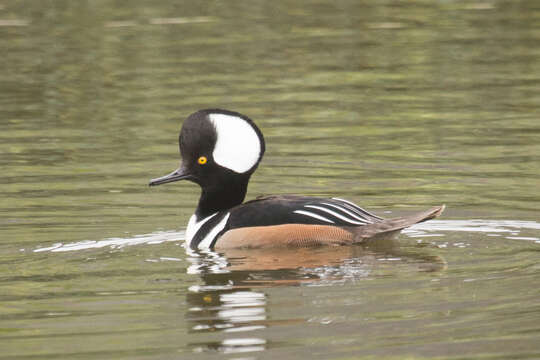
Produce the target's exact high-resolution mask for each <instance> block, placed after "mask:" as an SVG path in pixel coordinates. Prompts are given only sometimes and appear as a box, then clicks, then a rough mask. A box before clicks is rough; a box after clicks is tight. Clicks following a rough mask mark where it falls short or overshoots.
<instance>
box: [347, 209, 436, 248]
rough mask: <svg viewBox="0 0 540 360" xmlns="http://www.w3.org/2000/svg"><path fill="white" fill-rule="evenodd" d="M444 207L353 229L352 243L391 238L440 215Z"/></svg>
mask: <svg viewBox="0 0 540 360" xmlns="http://www.w3.org/2000/svg"><path fill="white" fill-rule="evenodd" d="M444 208H445V205H441V206H436V207H433V208H431V209H429V210H426V211H422V212H419V213H416V214H413V215H409V216H403V217H398V218H393V219H384V220H382V221H380V222H377V223H374V224H369V225H364V226H359V227H356V228H355V229H354V242H355V243H361V242H365V241H366V240H368V239H369V241H371V240H375V239H381V238H391V237H393V236H394V235H395V234H397V233H398V232H399V231H401V230H403V229H405V228H408V227H409V226H412V225H414V224H417V223H419V222H422V221H426V220H430V219H433V218H436V217H437V216H439V215H441V214H442V212H443V211H444Z"/></svg>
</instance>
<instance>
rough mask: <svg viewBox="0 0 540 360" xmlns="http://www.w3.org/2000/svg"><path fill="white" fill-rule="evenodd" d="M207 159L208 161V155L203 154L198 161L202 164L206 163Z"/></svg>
mask: <svg viewBox="0 0 540 360" xmlns="http://www.w3.org/2000/svg"><path fill="white" fill-rule="evenodd" d="M207 161H208V159H207V158H206V156H201V157H200V158H199V160H197V162H198V163H199V164H201V165H204V164H206V162H207Z"/></svg>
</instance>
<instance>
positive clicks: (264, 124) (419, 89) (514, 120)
mask: <svg viewBox="0 0 540 360" xmlns="http://www.w3.org/2000/svg"><path fill="white" fill-rule="evenodd" d="M539 23H540V7H539V5H538V4H537V2H536V1H533V0H520V1H502V0H499V1H497V0H495V1H476V2H474V1H473V2H471V1H421V0H418V1H407V2H402V1H393V0H389V1H379V2H370V1H347V0H344V1H338V2H332V3H328V2H317V1H310V2H307V1H306V2H292V1H274V2H271V3H269V2H261V1H254V2H249V4H247V3H245V2H240V1H227V2H218V1H211V2H206V3H191V2H177V3H174V4H173V3H161V4H159V3H155V2H151V3H149V2H143V1H132V2H129V4H123V3H118V2H113V1H105V0H104V1H93V2H69V1H58V0H57V1H50V2H30V3H20V2H16V1H10V0H8V1H0V49H2V51H1V54H2V56H0V130H1V131H0V168H1V169H2V172H1V175H0V185H1V186H0V212H1V216H0V347H1V348H2V352H1V353H0V359H49V358H72V359H102V358H113V359H177V358H186V359H187V358H190V359H191V358H200V359H205V358H227V359H269V358H276V357H282V358H294V359H297V358H298V359H351V358H396V359H401V358H404V357H408V358H415V359H416V358H444V359H462V358H486V359H502V358H515V359H532V358H538V357H540V346H539V345H538V344H539V343H540V342H539V339H540V328H539V326H538V324H539V323H540V315H539V314H540V301H539V300H538V299H539V298H540V297H539V295H540V293H539V291H538V289H539V287H540V281H539V270H540V269H539V266H538V262H539V249H540V222H539V218H538V210H539V208H540V206H539V204H540V198H539V191H538V189H539V188H540V186H539V185H540V165H539V164H540V161H539V156H538V154H540V145H539V144H540V143H539V141H538V138H539V134H540V122H539V119H540V108H539V106H538V104H539V103H540V95H539V94H540V48H539V47H538V46H537V44H538V43H539V41H540V29H539V28H538V24H539ZM207 107H222V108H227V109H231V110H235V111H239V112H242V113H245V114H246V115H248V116H250V117H251V118H253V119H254V120H255V121H256V122H257V124H258V125H259V126H260V128H261V129H262V131H263V133H264V134H265V137H266V142H267V153H266V155H265V158H264V160H263V163H262V164H261V166H260V168H259V170H258V171H257V172H256V174H255V175H254V176H253V178H252V182H251V185H250V188H249V193H248V198H253V197H256V196H259V195H263V194H275V193H292V194H306V195H317V196H337V197H341V198H346V199H350V200H353V201H355V202H358V203H359V204H361V205H362V206H364V207H366V208H368V209H370V210H372V211H374V212H375V213H377V214H378V215H380V216H385V217H389V216H398V215H403V214H408V213H411V212H413V211H416V210H422V209H424V208H427V207H430V206H432V205H437V204H441V203H445V204H446V205H447V211H446V212H445V214H444V216H443V217H442V218H440V219H438V220H434V221H431V222H426V223H423V224H419V225H416V226H415V227H413V228H411V229H408V230H407V231H405V232H404V233H403V234H401V236H400V237H399V241H398V243H395V244H385V245H384V246H382V245H381V246H370V247H362V246H356V247H340V248H331V249H324V248H322V249H310V250H298V251H294V252H290V251H271V252H268V251H257V252H255V251H251V252H246V251H232V252H227V253H213V252H208V253H192V252H186V251H185V249H184V248H183V246H182V245H183V241H184V229H185V225H186V224H187V221H188V219H189V217H190V216H191V214H192V211H193V209H194V207H195V205H196V201H197V198H198V195H199V189H198V188H197V187H196V186H195V185H193V184H188V183H184V184H181V183H175V184H169V185H164V186H160V187H158V188H149V187H148V186H147V182H148V180H149V179H150V178H153V177H157V176H160V175H164V174H166V173H167V172H170V171H172V170H173V169H174V168H176V166H177V164H178V161H179V158H178V150H177V134H178V130H179V128H180V126H181V122H182V120H183V119H184V118H185V117H186V116H187V115H188V114H190V113H191V112H193V111H196V110H197V109H200V108H207Z"/></svg>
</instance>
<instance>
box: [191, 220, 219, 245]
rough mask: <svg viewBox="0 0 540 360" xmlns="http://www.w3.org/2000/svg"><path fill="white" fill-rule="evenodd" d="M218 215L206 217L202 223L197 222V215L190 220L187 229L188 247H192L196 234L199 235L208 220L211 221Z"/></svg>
mask: <svg viewBox="0 0 540 360" xmlns="http://www.w3.org/2000/svg"><path fill="white" fill-rule="evenodd" d="M216 215H217V212H216V213H213V214H212V215H210V216H207V217H205V218H204V219H202V220H201V221H197V215H195V214H194V215H192V216H191V218H189V223H188V226H187V229H186V243H187V247H190V246H191V242H192V241H193V238H194V237H195V234H197V232H198V231H199V229H200V228H201V226H203V225H204V224H205V223H206V222H207V221H208V220H210V219H211V218H213V217H214V216H216Z"/></svg>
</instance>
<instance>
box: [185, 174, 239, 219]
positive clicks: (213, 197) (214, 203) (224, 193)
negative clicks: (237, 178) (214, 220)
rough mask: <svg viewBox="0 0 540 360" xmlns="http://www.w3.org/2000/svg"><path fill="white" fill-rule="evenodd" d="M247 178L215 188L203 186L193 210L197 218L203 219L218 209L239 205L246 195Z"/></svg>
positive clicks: (222, 209)
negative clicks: (197, 203) (195, 208)
mask: <svg viewBox="0 0 540 360" xmlns="http://www.w3.org/2000/svg"><path fill="white" fill-rule="evenodd" d="M247 185H248V179H246V181H242V182H231V183H228V184H220V186H219V187H217V188H203V189H202V193H201V197H200V199H199V205H198V206H197V210H196V211H195V215H196V216H197V219H199V220H200V219H204V218H206V217H208V216H210V215H212V214H214V213H216V212H218V211H224V210H228V209H230V208H232V207H234V206H236V205H240V204H241V203H242V202H243V201H244V198H245V197H246V192H247Z"/></svg>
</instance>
